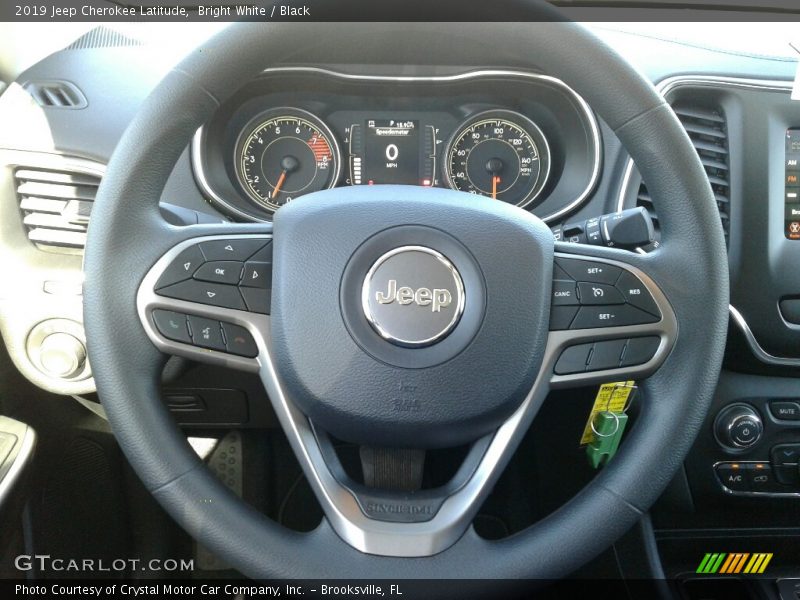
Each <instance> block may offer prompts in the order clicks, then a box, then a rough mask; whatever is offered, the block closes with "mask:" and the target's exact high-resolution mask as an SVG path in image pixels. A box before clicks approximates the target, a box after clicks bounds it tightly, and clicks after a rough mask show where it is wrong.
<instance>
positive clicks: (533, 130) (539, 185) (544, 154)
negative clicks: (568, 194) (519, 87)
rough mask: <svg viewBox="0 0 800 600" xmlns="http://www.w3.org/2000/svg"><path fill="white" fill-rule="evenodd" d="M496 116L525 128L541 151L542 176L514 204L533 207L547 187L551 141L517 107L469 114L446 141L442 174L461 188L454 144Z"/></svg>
mask: <svg viewBox="0 0 800 600" xmlns="http://www.w3.org/2000/svg"><path fill="white" fill-rule="evenodd" d="M495 119H498V120H502V121H507V122H509V123H511V124H512V125H514V126H515V127H516V128H518V129H520V130H522V131H524V132H525V133H526V134H527V135H528V136H529V137H530V138H531V142H532V143H533V145H534V147H535V148H536V150H537V152H538V154H539V164H540V165H541V167H540V170H539V176H538V177H537V179H536V181H535V183H534V185H533V187H532V189H531V191H530V192H529V193H528V194H527V195H526V196H525V197H524V198H523V199H522V200H520V201H519V202H517V203H515V206H518V207H519V208H526V209H527V208H529V207H530V206H531V204H533V202H535V201H536V199H537V198H539V197H541V195H542V192H543V191H544V189H545V187H546V186H547V182H548V181H549V179H550V172H551V167H552V155H551V153H550V144H549V142H548V141H547V136H546V135H545V134H544V132H543V131H542V129H541V127H539V126H538V125H537V124H536V123H535V122H534V121H533V120H532V119H530V118H529V117H527V116H525V115H524V114H522V113H520V112H517V111H514V110H509V109H504V108H498V109H490V110H485V111H482V112H479V113H476V114H473V115H470V116H469V117H467V118H466V119H465V120H464V121H462V122H461V123H460V124H459V125H458V127H456V129H455V130H454V131H453V133H452V134H451V135H450V138H449V139H448V140H447V144H446V145H445V148H444V155H443V157H442V175H443V179H444V183H445V185H446V186H447V187H449V188H450V189H452V190H458V187H456V184H455V183H454V181H453V174H452V172H451V169H450V165H451V162H452V153H453V151H454V150H455V144H456V143H457V142H458V141H460V140H461V139H462V138H463V137H464V135H465V134H466V132H467V131H468V130H469V129H470V128H472V127H475V126H476V125H480V124H482V123H484V122H486V121H492V120H495ZM461 191H463V190H461Z"/></svg>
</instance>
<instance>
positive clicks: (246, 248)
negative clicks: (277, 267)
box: [200, 238, 267, 262]
mask: <svg viewBox="0 0 800 600" xmlns="http://www.w3.org/2000/svg"><path fill="white" fill-rule="evenodd" d="M266 243H267V240H260V239H252V238H240V239H229V240H213V241H211V242H202V243H201V244H200V247H201V248H202V250H203V254H205V257H206V260H209V261H211V260H238V261H241V262H244V261H246V260H247V259H248V258H250V257H251V256H253V254H255V253H256V252H258V251H259V250H260V249H261V248H262V247H263V246H264V245H265V244H266Z"/></svg>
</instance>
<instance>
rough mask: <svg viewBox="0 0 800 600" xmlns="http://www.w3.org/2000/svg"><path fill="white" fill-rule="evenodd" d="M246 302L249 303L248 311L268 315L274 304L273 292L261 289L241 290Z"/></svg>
mask: <svg viewBox="0 0 800 600" xmlns="http://www.w3.org/2000/svg"><path fill="white" fill-rule="evenodd" d="M240 289H241V291H242V296H244V301H245V302H246V303H247V310H249V311H250V312H254V313H261V314H262V315H268V314H269V311H270V308H271V306H270V305H271V303H272V290H264V289H261V288H246V287H243V288H240Z"/></svg>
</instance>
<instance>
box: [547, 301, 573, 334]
mask: <svg viewBox="0 0 800 600" xmlns="http://www.w3.org/2000/svg"><path fill="white" fill-rule="evenodd" d="M577 312H578V307H577V306H553V307H552V308H551V309H550V331H558V330H560V329H569V324H570V323H572V319H574V318H575V314H576V313H577Z"/></svg>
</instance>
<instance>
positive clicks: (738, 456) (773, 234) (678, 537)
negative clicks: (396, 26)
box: [0, 31, 800, 568]
mask: <svg viewBox="0 0 800 600" xmlns="http://www.w3.org/2000/svg"><path fill="white" fill-rule="evenodd" d="M598 33H599V34H600V35H603V36H604V37H605V39H606V41H608V42H609V43H611V44H612V45H614V46H615V48H616V49H617V50H618V51H619V52H620V53H621V54H623V55H624V56H625V57H626V58H627V59H629V60H630V61H631V62H634V63H636V64H637V65H638V66H639V67H640V68H641V69H642V71H643V74H644V76H646V77H647V78H649V79H650V80H651V81H653V83H654V84H656V85H658V86H659V91H660V92H661V93H662V95H664V97H665V98H666V99H667V101H668V102H669V103H670V104H671V105H672V106H673V108H674V110H675V112H676V114H677V115H678V118H679V119H680V121H681V123H682V124H683V125H684V127H685V129H686V131H687V135H688V136H689V138H690V139H691V141H692V143H694V144H695V147H696V148H697V150H698V154H700V156H701V160H702V162H703V164H704V166H705V168H706V172H707V174H708V176H709V182H710V184H711V185H712V188H713V190H714V192H715V195H716V198H717V204H718V209H719V215H720V219H721V220H722V222H723V227H724V229H725V231H726V235H727V237H728V256H729V265H730V270H731V317H732V318H731V326H730V328H729V337H728V350H727V357H726V363H725V370H724V371H723V373H722V377H721V382H720V386H719V389H718V397H717V398H716V399H715V403H714V407H713V408H712V412H711V414H710V415H709V418H708V423H707V424H706V427H705V430H704V433H702V434H701V436H700V438H698V441H697V443H696V446H695V449H694V451H693V453H692V455H690V457H689V459H688V460H687V461H686V465H685V469H684V471H683V472H682V474H681V476H680V477H679V478H677V479H676V481H675V482H674V483H673V485H672V486H671V488H670V491H669V492H668V494H666V496H665V499H664V502H663V505H662V506H661V507H660V508H658V509H657V510H656V511H655V513H654V523H655V526H656V528H657V529H658V532H659V533H658V535H659V545H660V548H661V551H662V553H663V556H664V557H665V560H666V561H667V562H671V564H673V565H675V566H676V568H677V566H679V565H681V564H683V562H685V557H686V556H689V555H690V554H691V551H694V550H693V549H694V546H693V545H694V544H698V547H699V545H701V544H702V543H705V542H706V540H705V538H703V535H704V534H703V531H704V530H707V529H708V528H709V527H721V528H724V527H727V528H730V529H731V530H736V529H737V528H741V527H742V523H744V522H746V523H747V524H748V527H751V528H758V527H764V528H769V527H783V528H788V527H796V526H797V523H796V514H797V513H796V508H797V499H798V495H800V475H797V473H798V468H797V464H796V462H795V463H792V464H790V465H789V466H790V467H791V468H788V469H787V468H784V467H786V466H787V465H785V464H778V461H779V460H781V459H780V458H779V457H778V456H777V453H776V452H773V449H776V448H778V449H780V448H786V447H787V445H788V446H789V447H791V448H800V403H799V402H798V399H799V398H800V388H798V381H800V351H799V350H798V348H800V270H799V269H798V268H797V266H798V261H800V240H799V239H798V237H799V236H800V233H799V232H800V229H798V228H800V202H798V194H799V193H800V185H798V177H799V176H800V168H798V160H800V103H798V102H797V101H794V100H792V99H791V86H792V77H793V74H794V71H795V68H796V61H795V60H784V59H779V58H769V57H764V56H758V55H746V54H735V53H731V52H728V51H726V52H717V51H714V50H713V49H709V48H707V47H699V46H689V45H680V44H676V43H673V42H671V41H669V40H666V39H656V38H655V37H647V36H644V35H642V36H633V35H628V34H621V33H612V32H608V31H606V32H603V31H599V32H598ZM87 44H88V42H87ZM466 60H471V62H465V63H464V64H448V65H383V66H380V67H378V66H375V65H369V64H333V63H331V64H328V63H322V62H321V63H319V64H312V65H283V66H278V67H276V68H272V69H268V70H266V71H264V72H263V73H262V74H261V75H260V76H259V77H257V78H255V79H254V80H252V81H250V82H249V83H248V84H247V85H245V86H244V87H243V88H241V89H240V90H238V91H237V92H236V93H235V94H234V95H233V96H232V97H231V99H230V100H229V101H227V102H225V103H224V104H222V105H221V106H220V107H219V108H218V110H217V111H216V112H215V114H214V115H213V117H212V118H211V119H210V120H209V121H208V122H207V123H206V124H205V125H204V126H203V127H202V128H200V129H199V130H198V131H197V133H196V134H195V136H194V139H193V141H192V143H191V145H190V146H189V147H187V148H186V150H185V152H184V153H183V155H182V156H181V158H180V159H179V161H178V163H177V164H176V165H175V168H174V171H173V173H172V176H171V177H170V179H169V181H168V182H167V185H166V188H165V191H164V193H163V196H162V208H163V210H164V212H165V214H167V213H168V214H169V215H171V216H170V219H171V221H170V222H174V224H176V225H189V224H193V223H198V222H208V221H217V222H219V221H223V220H233V221H251V222H268V221H270V220H272V218H273V217H274V215H275V213H276V211H279V210H280V207H281V206H282V205H284V204H285V203H286V202H291V201H292V200H294V199H295V198H298V197H301V196H302V195H305V194H310V193H313V192H314V191H316V190H322V189H326V188H330V187H343V186H356V185H385V184H398V183H401V184H412V185H418V186H423V187H440V188H452V189H458V190H463V191H467V192H470V193H473V194H476V195H482V196H488V197H495V198H496V199H497V200H498V201H504V202H508V203H511V204H514V205H518V206H521V207H522V208H524V209H525V210H529V211H531V212H532V213H533V214H535V215H537V216H539V217H540V218H542V219H544V220H545V221H546V222H547V223H548V225H550V226H551V227H552V228H553V229H554V230H557V231H558V230H560V231H570V230H574V231H575V233H574V241H576V242H581V241H583V239H582V237H581V236H582V235H585V230H582V229H581V228H582V227H584V224H585V223H588V222H590V221H592V220H593V219H597V218H598V217H599V216H600V215H604V214H608V213H612V212H615V211H617V210H622V209H629V208H633V207H642V208H644V209H646V210H647V211H648V212H649V213H650V215H651V217H652V218H653V219H654V222H655V224H656V226H658V211H657V209H656V208H655V206H654V205H653V203H652V199H651V198H650V197H649V195H648V192H647V185H646V182H644V181H642V180H641V177H640V176H639V175H638V172H637V170H636V166H635V164H633V162H632V161H631V160H630V158H629V156H628V155H627V153H626V152H625V150H624V148H623V146H622V144H621V142H620V141H619V140H618V139H617V137H616V136H615V134H614V132H613V131H611V130H610V128H609V127H608V126H607V125H606V124H605V123H604V122H603V121H602V120H601V119H598V118H597V117H596V116H595V115H594V113H593V111H592V110H591V107H590V106H589V105H588V104H587V103H586V102H585V100H584V99H583V98H581V97H580V96H578V95H577V94H576V93H575V92H574V91H573V90H572V89H570V88H569V87H568V86H566V85H565V84H564V83H562V82H560V81H558V80H556V79H554V78H552V77H550V76H548V75H547V73H546V71H544V70H543V71H542V72H530V71H521V70H518V69H516V68H515V65H514V60H513V57H510V58H509V60H508V62H507V64H503V65H500V66H496V65H481V64H479V63H478V62H477V61H475V60H474V55H471V57H470V59H465V61H466ZM121 65H124V68H121ZM168 67H169V65H168V64H167V63H166V62H165V61H163V60H162V57H161V55H160V50H159V49H158V48H152V47H148V46H147V45H143V46H131V47H128V46H120V47H105V46H92V45H83V46H79V47H76V48H72V49H65V50H62V51H59V52H56V53H55V54H53V55H52V56H50V57H48V58H46V59H44V60H43V61H41V62H39V63H37V64H36V65H33V66H32V67H31V68H30V69H28V70H27V71H26V72H24V73H23V74H21V75H20V76H19V78H18V82H19V84H12V85H11V86H10V87H9V88H8V89H7V90H6V91H5V92H3V94H2V95H1V96H0V232H1V233H2V235H1V236H0V260H2V262H3V264H4V265H7V266H8V267H9V270H8V272H9V273H10V274H11V277H12V278H13V279H14V281H13V285H4V286H2V289H0V333H2V337H3V341H4V343H5V345H6V347H7V348H8V351H9V355H10V356H11V358H12V360H13V361H14V363H15V365H16V366H17V367H18V369H19V370H20V371H21V372H22V373H23V374H24V375H25V376H26V377H27V378H28V379H29V380H30V381H32V382H34V383H35V384H36V385H38V386H39V387H41V388H44V389H46V390H49V391H52V392H55V393H58V394H89V393H91V392H93V390H94V383H93V381H92V378H91V370H90V369H89V368H88V363H87V362H86V361H85V348H83V346H81V345H80V344H78V345H76V344H75V343H74V342H70V344H72V347H73V348H78V350H80V352H83V357H82V358H80V357H79V360H76V362H75V364H76V365H77V366H76V368H75V369H74V373H73V372H70V374H69V375H68V376H60V375H58V374H55V375H54V374H53V373H52V372H47V369H46V365H45V364H44V362H43V361H42V355H43V350H45V351H48V352H50V353H51V354H56V355H58V353H61V355H62V356H63V354H64V352H65V349H64V346H63V343H64V341H65V340H69V339H70V338H69V336H72V338H74V339H75V340H77V341H78V342H80V343H81V344H84V343H85V337H84V335H83V330H82V325H81V321H82V316H81V315H82V312H81V310H82V304H81V302H82V301H81V284H82V278H83V275H82V270H81V258H82V256H81V254H82V240H83V239H85V231H86V224H87V222H88V217H89V214H90V209H91V202H92V199H93V194H94V192H95V191H96V188H97V186H98V185H99V183H100V181H101V179H102V176H103V172H104V166H105V163H106V162H107V161H108V159H109V157H110V156H111V154H112V152H113V150H114V147H115V145H116V143H117V141H118V140H119V138H120V136H121V135H122V132H123V131H124V130H125V128H126V126H127V125H128V123H129V122H130V120H131V119H132V118H133V116H134V115H135V114H136V111H137V109H138V107H139V105H140V104H141V102H142V100H143V99H144V98H145V97H146V96H147V94H148V93H149V91H150V90H151V89H152V88H153V87H154V86H155V85H156V83H157V82H158V81H159V79H160V78H161V77H162V76H163V74H164V72H165V71H166V70H167V69H168ZM59 81H62V82H63V81H67V82H69V83H70V85H71V86H72V87H74V88H75V89H76V90H78V92H79V93H80V95H82V96H84V97H85V100H86V101H87V102H86V104H85V105H84V106H82V107H63V106H62V107H59V106H43V105H41V104H39V102H38V100H37V99H36V98H34V97H32V94H31V93H29V92H28V91H27V90H26V89H25V88H24V87H23V84H29V83H33V84H38V83H51V84H52V83H54V82H56V83H57V82H59ZM17 122H20V123H24V124H25V127H18V126H15V124H16V123H17ZM652 145H653V153H654V155H657V153H658V135H657V132H654V135H653V139H652ZM42 184H45V185H46V186H47V190H48V194H50V195H49V196H47V197H46V198H45V200H47V202H39V201H38V200H37V198H39V200H41V198H40V197H39V196H37V194H34V193H30V192H31V190H39V191H41V190H42V189H44V188H43V186H42ZM67 188H68V189H67ZM54 190H55V191H58V193H66V194H71V196H65V197H63V198H62V197H60V196H59V197H56V196H55V195H54V193H55V192H54ZM131 201H135V200H133V199H132V200H131ZM465 201H467V200H465ZM56 205H57V206H58V207H61V208H58V211H56V210H55V209H53V208H52V207H53V206H56ZM43 206H44V207H48V208H47V210H48V211H49V212H46V213H42V212H41V210H43V209H41V207H43ZM62 208H63V211H62ZM73 209H74V210H75V211H77V212H78V213H80V211H82V210H85V211H88V212H85V213H84V214H75V213H70V211H71V210H73ZM77 217H80V218H77ZM44 231H47V232H58V233H59V235H58V237H37V236H38V235H40V234H42V232H44ZM81 236H83V237H81ZM564 239H573V235H565V236H564ZM656 245H657V244H656ZM652 249H653V248H642V249H641V251H642V252H647V251H649V250H652ZM689 251H692V249H689ZM697 293H698V294H702V290H698V291H697ZM688 333H689V335H691V332H688ZM53 336H57V337H58V339H57V340H54V339H53ZM65 336H66V337H65ZM48 340H50V346H49V347H48V346H47V345H46V342H47V341H48ZM56 342H59V343H60V344H61V345H58V346H55V347H53V346H54V345H55V344H56ZM81 348H83V350H81ZM80 352H78V354H80ZM700 359H702V358H700ZM192 376H193V378H192V379H183V380H181V382H182V383H181V385H179V386H178V385H173V384H172V383H169V382H168V383H167V384H165V396H166V401H167V402H168V403H170V407H171V408H173V409H174V415H175V416H176V418H177V419H180V421H181V424H182V425H184V426H187V427H193V426H194V427H205V428H208V427H215V426H220V423H224V424H225V426H236V427H242V428H246V427H263V426H265V424H268V423H270V419H274V416H272V415H270V414H268V413H269V411H268V409H267V408H265V407H267V406H268V402H267V401H266V398H265V397H264V393H263V389H261V388H260V383H259V382H253V381H246V380H244V379H243V380H242V381H229V379H230V374H229V373H226V372H225V371H224V370H222V369H220V370H211V369H206V370H205V371H204V372H203V373H198V372H192ZM198 399H199V400H198ZM560 399H563V400H564V402H563V403H560V404H559V406H558V411H561V412H568V411H569V410H573V412H574V406H575V405H577V404H579V402H575V403H573V400H575V398H572V397H570V398H567V397H562V398H560ZM587 399H588V402H591V398H587ZM194 401H197V405H203V406H204V407H205V408H204V410H199V409H197V410H194V409H193V410H187V409H186V405H187V403H190V402H194ZM181 402H182V403H183V405H181ZM192 406H195V405H192ZM570 407H572V408H570ZM731 407H734V408H736V409H737V411H738V412H736V413H735V414H733V413H731V411H730V408H731ZM554 411H555V409H554ZM561 412H559V415H561ZM731 415H732V416H731ZM573 416H574V415H573ZM580 416H583V417H585V414H584V415H580ZM580 416H579V418H580ZM559 418H560V417H559ZM734 418H735V419H736V423H737V424H739V423H745V424H747V423H749V424H758V427H757V428H751V433H752V431H756V430H757V431H758V436H757V437H752V438H747V439H744V438H741V437H736V438H734V437H727V438H726V437H725V436H726V435H728V432H729V431H731V430H732V429H731V428H729V427H727V425H728V424H729V421H726V419H728V420H732V419H734ZM748 419H749V420H748ZM562 420H563V421H566V418H564V419H562ZM273 424H274V423H273ZM720 432H722V433H720ZM548 433H550V432H543V435H546V434H548ZM734 435H735V432H734ZM568 437H569V435H564V436H563V438H564V439H567V438H568ZM573 437H574V436H573ZM551 441H552V440H551ZM570 441H572V439H571V438H570ZM558 444H559V440H556V441H555V442H553V443H552V444H551V445H550V448H549V449H548V448H545V449H544V450H543V452H544V454H543V455H546V453H547V452H548V451H549V452H550V456H549V457H550V458H551V459H552V460H551V461H550V462H549V463H548V464H547V466H544V467H542V469H543V470H545V469H551V470H552V469H553V467H552V466H551V465H564V464H566V458H565V457H568V456H570V455H569V454H568V453H569V452H574V450H575V448H573V447H572V446H570V448H567V449H564V448H563V447H561V446H559V445H558ZM562 445H563V444H562ZM796 456H797V453H795V459H794V460H795V461H796V460H797V458H796ZM573 458H574V457H573ZM580 458H582V457H580ZM544 463H545V461H544V459H543V460H542V464H544ZM731 465H740V466H742V465H744V468H742V470H741V471H740V472H739V473H738V479H737V478H736V477H737V475H736V474H734V478H733V479H731V478H730V477H729V476H730V474H731V472H732V471H736V468H734V467H733V466H731ZM749 465H758V468H756V467H750V466H749ZM773 467H774V471H773ZM561 471H562V472H564V473H568V472H570V473H571V471H572V467H571V466H568V467H565V468H563V469H562V470H561ZM742 473H745V476H744V477H742V475H741V474H742ZM765 473H767V474H770V476H772V475H773V474H774V478H771V479H770V480H769V481H768V482H767V483H766V484H765V485H763V486H762V487H759V488H757V487H756V486H757V485H758V484H760V483H763V480H758V481H757V480H756V477H764V476H765ZM787 473H790V476H787V475H786V474H787ZM750 475H753V477H750ZM779 476H780V477H784V479H783V480H779V478H778V477H779ZM786 477H788V479H786ZM563 479H564V480H565V481H566V480H568V479H569V477H567V476H566V475H565V476H564V478H563ZM557 485H560V486H562V487H565V488H566V487H568V486H567V484H566V483H562V482H560V481H559V482H557ZM547 491H548V492H549V491H550V490H547ZM797 533H798V535H800V532H797ZM746 534H747V535H756V534H753V532H752V531H750V532H749V533H747V532H746ZM711 546H713V544H711V543H710V542H709V544H708V546H707V547H711ZM688 549H691V551H690V550H688ZM703 551H704V552H705V550H703ZM770 551H772V550H770Z"/></svg>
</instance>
